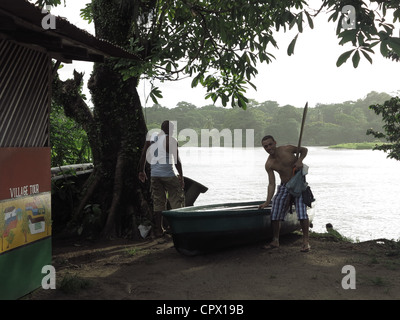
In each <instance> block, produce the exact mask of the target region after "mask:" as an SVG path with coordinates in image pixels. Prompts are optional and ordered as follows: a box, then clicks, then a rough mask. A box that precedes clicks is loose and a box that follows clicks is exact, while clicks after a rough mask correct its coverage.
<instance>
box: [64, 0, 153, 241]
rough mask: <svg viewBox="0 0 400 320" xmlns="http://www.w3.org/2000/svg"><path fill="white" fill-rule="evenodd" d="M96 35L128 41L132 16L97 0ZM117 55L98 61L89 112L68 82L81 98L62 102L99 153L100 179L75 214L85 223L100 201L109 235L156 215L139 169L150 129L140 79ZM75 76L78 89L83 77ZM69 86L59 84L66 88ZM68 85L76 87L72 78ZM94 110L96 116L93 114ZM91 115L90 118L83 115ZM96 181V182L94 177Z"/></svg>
mask: <svg viewBox="0 0 400 320" xmlns="http://www.w3.org/2000/svg"><path fill="white" fill-rule="evenodd" d="M92 8H93V14H94V22H95V29H96V36H97V37H99V38H101V39H105V40H108V41H110V42H112V43H114V44H117V45H120V46H122V47H123V46H125V45H126V44H127V43H128V39H129V37H128V35H129V30H130V22H131V21H130V19H129V16H128V13H126V12H124V11H121V10H120V8H119V6H118V5H117V4H115V2H114V1H109V0H108V1H105V0H93V1H92ZM116 61H117V60H116V59H112V58H111V59H106V61H105V62H104V63H95V64H94V68H93V72H92V75H91V78H90V80H89V83H88V88H89V90H90V91H91V95H92V101H93V105H94V109H93V113H92V112H89V111H88V108H87V106H86V105H85V104H84V101H83V100H82V98H80V96H79V95H76V94H72V92H71V89H68V90H70V91H68V90H67V89H66V88H65V86H66V85H67V81H71V80H67V81H66V82H64V83H63V85H64V90H63V91H64V94H67V95H69V96H73V97H75V98H74V99H71V98H65V99H64V100H63V101H62V103H61V104H62V105H63V106H64V110H65V111H66V112H67V111H68V112H69V113H70V116H72V117H73V118H74V119H75V120H76V121H78V123H80V124H82V125H84V130H85V131H86V132H87V133H88V136H89V135H90V137H89V142H90V144H91V147H92V151H93V156H94V160H95V161H94V165H95V170H94V171H93V175H94V177H92V179H89V180H88V185H87V186H86V187H85V191H84V194H83V195H82V201H81V203H80V205H79V206H78V209H77V211H76V212H75V215H74V217H75V220H76V223H78V224H79V223H83V222H82V221H83V220H85V214H84V211H83V208H84V207H85V205H86V204H87V203H92V204H99V205H100V207H101V217H98V218H99V221H103V227H102V232H101V235H102V236H103V237H105V238H111V237H115V236H126V235H136V234H138V233H137V232H136V231H135V230H134V231H132V228H133V227H135V226H136V225H137V224H139V223H140V222H141V219H144V218H147V219H150V218H151V205H150V204H151V201H150V192H149V185H148V184H146V185H142V184H141V183H140V182H139V180H138V178H137V167H138V164H139V159H140V155H141V149H142V146H143V144H144V141H145V137H146V133H147V128H146V123H145V120H144V116H143V110H142V106H141V103H140V98H139V95H138V92H137V84H138V79H129V80H126V81H124V80H123V78H122V76H121V75H120V73H119V72H118V71H116V69H115V64H116ZM80 80H81V79H80ZM80 80H79V76H78V75H75V88H74V90H75V91H76V92H77V90H78V88H79V86H78V85H77V83H78V82H79V81H80ZM63 85H60V83H59V86H61V87H63ZM68 85H70V86H71V83H70V82H69V83H68ZM89 114H90V116H89ZM82 115H85V116H82ZM92 180H93V181H92Z"/></svg>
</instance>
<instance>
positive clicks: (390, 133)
mask: <svg viewBox="0 0 400 320" xmlns="http://www.w3.org/2000/svg"><path fill="white" fill-rule="evenodd" d="M370 109H372V110H374V111H375V113H376V114H378V115H382V120H383V121H384V122H385V124H384V125H383V130H384V132H380V131H375V130H374V129H369V130H368V131H367V134H368V135H373V136H374V137H375V138H378V139H385V140H386V141H387V143H384V144H382V145H378V146H376V147H375V148H374V150H382V151H384V152H387V153H388V157H389V158H393V159H396V160H400V98H399V97H394V98H391V99H390V100H388V101H385V102H384V103H383V105H382V104H375V105H371V106H370Z"/></svg>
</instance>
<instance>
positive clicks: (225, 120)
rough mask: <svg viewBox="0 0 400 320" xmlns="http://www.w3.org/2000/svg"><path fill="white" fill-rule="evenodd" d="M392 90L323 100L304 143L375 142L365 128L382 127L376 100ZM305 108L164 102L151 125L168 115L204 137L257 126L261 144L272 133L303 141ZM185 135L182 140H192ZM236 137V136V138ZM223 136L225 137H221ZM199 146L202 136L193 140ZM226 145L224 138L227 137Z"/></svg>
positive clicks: (150, 116) (148, 111) (151, 112)
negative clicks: (172, 105)
mask: <svg viewBox="0 0 400 320" xmlns="http://www.w3.org/2000/svg"><path fill="white" fill-rule="evenodd" d="M389 98H390V95H388V94H385V93H377V92H371V93H369V94H368V95H367V96H366V97H365V98H364V99H359V100H357V101H346V102H343V103H341V104H318V105H317V106H316V107H315V108H309V110H308V113H307V119H306V123H305V128H304V135H303V144H304V145H309V146H311V145H314V146H327V145H335V144H339V143H351V142H353V143H354V142H357V143H361V142H370V143H372V142H374V143H375V140H376V138H373V137H368V136H367V135H366V134H365V132H366V130H367V129H368V128H370V127H376V128H381V127H382V125H383V122H382V120H381V119H379V117H377V116H376V115H374V113H373V112H372V111H371V110H370V109H369V106H370V105H371V103H383V102H384V101H385V100H387V99H389ZM302 112H303V109H302V108H295V107H294V106H290V105H286V106H282V107H280V106H279V104H278V103H277V102H275V101H265V102H262V103H259V102H256V101H254V100H250V101H249V102H248V103H247V110H242V109H240V108H234V109H225V108H221V107H216V106H214V105H206V106H203V107H201V108H197V107H196V106H194V105H192V104H189V103H187V102H179V103H178V104H177V107H176V108H166V107H162V106H160V105H158V104H156V105H153V106H152V107H150V108H145V109H144V113H145V117H146V119H147V123H148V128H152V129H153V128H157V129H158V128H159V127H160V124H161V123H162V121H163V120H165V119H169V120H174V121H177V130H178V133H179V132H180V131H181V130H183V129H186V128H190V129H193V130H195V131H196V132H197V135H198V137H200V136H201V130H202V129H209V130H211V129H213V128H215V129H217V130H219V132H221V130H223V129H225V128H227V129H230V130H231V131H232V135H233V130H234V129H254V144H255V146H258V145H259V142H260V141H261V139H262V137H263V136H265V135H266V134H272V135H273V136H274V137H275V138H276V139H277V140H278V141H279V143H280V144H285V143H292V144H297V140H298V136H299V130H300V125H301V120H302ZM184 138H185V137H184V136H183V135H182V136H181V138H180V137H178V139H181V144H185V143H186V140H185V139H184ZM232 138H233V137H232ZM242 138H243V140H242V145H243V146H245V145H246V144H245V142H246V140H245V131H242ZM221 140H222V139H221ZM191 143H192V145H194V146H199V145H200V141H191ZM221 145H223V141H221Z"/></svg>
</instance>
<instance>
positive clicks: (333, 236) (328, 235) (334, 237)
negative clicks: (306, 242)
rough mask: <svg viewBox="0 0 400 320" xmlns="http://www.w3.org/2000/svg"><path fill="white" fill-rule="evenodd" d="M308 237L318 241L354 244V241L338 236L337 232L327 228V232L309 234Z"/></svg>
mask: <svg viewBox="0 0 400 320" xmlns="http://www.w3.org/2000/svg"><path fill="white" fill-rule="evenodd" d="M310 237H313V238H316V239H320V240H329V241H335V242H350V243H354V242H355V241H354V240H353V239H351V238H349V237H345V236H343V235H342V234H340V233H339V232H338V231H337V230H335V229H333V228H329V229H328V230H327V232H323V233H318V232H313V231H312V232H311V233H310Z"/></svg>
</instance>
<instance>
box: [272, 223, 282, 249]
mask: <svg viewBox="0 0 400 320" xmlns="http://www.w3.org/2000/svg"><path fill="white" fill-rule="evenodd" d="M271 224H272V236H273V238H272V242H271V243H270V244H269V246H270V247H271V248H278V247H279V233H280V231H281V222H280V221H279V220H272V221H271Z"/></svg>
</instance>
